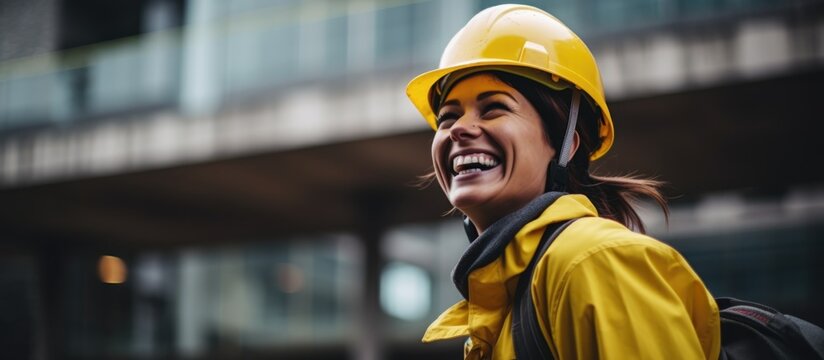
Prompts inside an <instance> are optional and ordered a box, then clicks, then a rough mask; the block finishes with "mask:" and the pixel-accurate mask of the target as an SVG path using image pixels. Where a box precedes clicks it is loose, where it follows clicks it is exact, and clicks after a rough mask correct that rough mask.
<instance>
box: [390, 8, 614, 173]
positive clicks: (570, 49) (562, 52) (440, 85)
mask: <svg viewBox="0 0 824 360" xmlns="http://www.w3.org/2000/svg"><path fill="white" fill-rule="evenodd" d="M486 68H491V69H494V70H501V71H506V72H510V73H514V74H516V75H521V76H524V77H527V78H529V79H532V80H535V81H537V82H539V83H542V84H544V85H546V86H548V87H550V88H553V89H559V88H564V87H565V85H564V84H566V83H568V84H572V85H574V86H575V87H577V88H578V89H581V90H582V91H584V92H585V93H586V94H587V95H588V96H589V98H591V99H592V101H594V102H595V104H597V105H598V107H599V108H600V110H601V112H602V114H603V116H602V119H601V123H600V124H599V129H598V134H599V137H600V138H601V146H600V147H599V148H598V149H595V151H593V153H592V154H591V155H590V159H592V160H595V159H597V158H599V157H601V156H602V155H604V154H605V153H606V152H607V150H609V148H610V147H611V146H612V142H613V140H614V137H615V135H614V129H613V126H612V117H611V116H610V114H609V109H608V108H607V103H606V100H605V99H604V88H603V85H601V75H600V74H599V72H598V65H596V64H595V58H594V57H593V56H592V53H591V52H590V51H589V49H588V48H587V46H586V45H585V44H584V42H583V41H581V39H580V38H579V37H578V35H575V33H573V32H572V30H570V29H569V28H568V27H566V25H564V24H563V23H561V21H560V20H558V19H556V18H555V17H554V16H552V15H550V14H549V13H547V12H545V11H543V10H541V9H538V8H535V7H532V6H527V5H512V4H509V5H498V6H493V7H490V8H487V9H485V10H483V11H481V12H479V13H478V14H477V15H475V16H474V17H473V18H472V19H470V20H469V22H468V23H467V24H466V25H465V26H464V27H463V28H462V29H461V30H460V31H458V33H457V34H455V36H454V37H452V40H450V41H449V44H448V45H446V49H445V50H444V52H443V55H442V56H441V62H440V66H439V67H438V69H435V70H432V71H429V72H426V73H423V74H421V75H418V76H417V77H415V78H414V79H412V81H410V82H409V85H407V87H406V94H407V96H409V99H410V100H412V103H413V104H414V105H415V107H416V108H417V109H418V111H420V112H421V114H422V115H423V117H424V118H425V119H426V121H427V122H429V125H430V126H432V128H433V129H436V128H437V125H436V116H437V115H436V114H435V111H434V110H433V108H434V107H435V106H437V104H436V103H435V102H436V101H439V100H438V98H439V97H440V95H441V92H442V91H444V88H445V87H446V88H447V90H448V87H449V86H448V85H446V84H448V83H450V82H451V81H449V80H450V79H449V77H450V76H449V75H450V74H453V73H455V72H458V73H468V72H474V70H483V69H486ZM456 74H457V73H456ZM457 77H461V76H455V77H453V81H454V80H456V79H454V78H457ZM445 85H446V86H445Z"/></svg>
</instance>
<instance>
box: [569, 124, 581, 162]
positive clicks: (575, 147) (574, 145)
mask: <svg viewBox="0 0 824 360" xmlns="http://www.w3.org/2000/svg"><path fill="white" fill-rule="evenodd" d="M580 144H581V137H580V136H578V131H577V130H576V131H575V134H573V136H572V148H571V149H570V151H569V159H570V160H569V161H572V159H574V158H575V152H576V151H578V145H580Z"/></svg>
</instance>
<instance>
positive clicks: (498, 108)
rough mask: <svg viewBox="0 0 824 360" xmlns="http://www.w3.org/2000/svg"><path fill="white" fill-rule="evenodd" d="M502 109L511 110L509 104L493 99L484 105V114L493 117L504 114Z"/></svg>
mask: <svg viewBox="0 0 824 360" xmlns="http://www.w3.org/2000/svg"><path fill="white" fill-rule="evenodd" d="M502 111H506V112H508V111H510V109H509V106H506V104H504V103H502V102H498V101H493V102H490V103H488V104H486V105H484V107H483V110H482V114H483V116H484V117H485V118H493V117H497V116H500V115H502V114H501V112H502Z"/></svg>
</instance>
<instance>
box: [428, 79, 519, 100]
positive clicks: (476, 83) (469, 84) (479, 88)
mask: <svg viewBox="0 0 824 360" xmlns="http://www.w3.org/2000/svg"><path fill="white" fill-rule="evenodd" d="M487 91H503V92H506V93H509V94H512V95H516V94H517V95H520V93H518V91H517V90H515V89H513V88H512V87H511V86H509V85H507V84H506V83H504V82H503V81H501V80H500V79H498V78H497V77H496V76H494V75H492V74H490V73H478V74H473V75H469V76H467V77H465V78H463V79H461V80H460V81H458V83H456V84H455V85H453V86H452V88H451V89H449V92H448V93H447V94H446V97H445V98H444V103H446V102H448V101H451V100H458V101H462V100H463V101H466V100H469V99H474V98H475V96H477V95H478V94H481V93H484V92H487Z"/></svg>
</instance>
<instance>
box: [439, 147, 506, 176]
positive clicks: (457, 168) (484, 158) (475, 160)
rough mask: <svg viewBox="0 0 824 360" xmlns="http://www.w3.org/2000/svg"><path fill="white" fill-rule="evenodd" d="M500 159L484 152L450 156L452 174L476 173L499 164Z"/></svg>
mask: <svg viewBox="0 0 824 360" xmlns="http://www.w3.org/2000/svg"><path fill="white" fill-rule="evenodd" d="M500 163H501V162H500V160H498V159H497V158H496V157H494V156H492V155H490V154H485V153H472V154H461V155H455V157H453V158H452V169H451V170H452V171H451V172H452V176H456V175H465V174H472V173H478V172H481V171H487V170H490V169H492V168H494V167H496V166H498V165H500Z"/></svg>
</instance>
